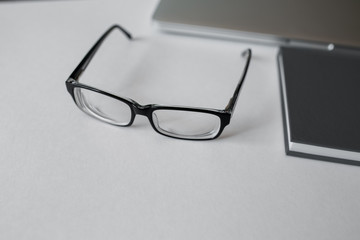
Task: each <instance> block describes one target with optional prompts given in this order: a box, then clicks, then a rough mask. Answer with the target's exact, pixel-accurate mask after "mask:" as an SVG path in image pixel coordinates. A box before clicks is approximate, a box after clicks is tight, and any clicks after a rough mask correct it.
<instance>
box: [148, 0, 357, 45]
mask: <svg viewBox="0 0 360 240" xmlns="http://www.w3.org/2000/svg"><path fill="white" fill-rule="evenodd" d="M359 13H360V1H359V0H315V1H312V0H290V1H289V0H271V1H269V0H161V1H160V2H159V5H158V7H157V9H156V11H155V13H154V15H153V19H154V20H155V21H156V22H157V23H158V25H159V27H160V29H162V30H164V31H172V32H181V33H190V34H201V35H205V36H213V37H222V38H232V39H240V40H250V41H256V42H262V43H270V44H271V43H275V44H279V43H288V42H293V43H299V44H309V43H312V44H321V45H324V44H325V45H326V46H328V45H329V44H332V45H331V46H333V45H340V46H341V45H344V46H350V47H360V31H359V29H360V14H359Z"/></svg>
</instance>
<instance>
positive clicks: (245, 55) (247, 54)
mask: <svg viewBox="0 0 360 240" xmlns="http://www.w3.org/2000/svg"><path fill="white" fill-rule="evenodd" d="M249 55H251V49H250V48H248V49H246V50H245V51H243V52H242V53H241V56H243V57H247V56H249Z"/></svg>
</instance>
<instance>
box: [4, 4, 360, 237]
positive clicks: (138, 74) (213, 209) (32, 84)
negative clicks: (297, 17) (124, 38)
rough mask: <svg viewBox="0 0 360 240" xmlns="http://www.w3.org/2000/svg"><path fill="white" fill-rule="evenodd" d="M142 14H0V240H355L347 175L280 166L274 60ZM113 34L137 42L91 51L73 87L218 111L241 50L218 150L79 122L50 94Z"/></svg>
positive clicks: (355, 171) (52, 9) (296, 162)
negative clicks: (118, 31)
mask: <svg viewBox="0 0 360 240" xmlns="http://www.w3.org/2000/svg"><path fill="white" fill-rule="evenodd" d="M156 4H157V1H156V0H152V1H149V0H136V1H130V0H127V1H125V0H122V1H59V2H16V3H8V2H7V3H1V4H0V31H1V32H0V34H1V35H0V36H1V37H0V81H1V87H0V111H1V117H0V146H1V150H0V191H1V193H0V235H1V236H2V237H1V239H7V240H10V239H16V240H18V239H36V240H40V239H68V240H69V239H88V240H89V239H197V240H199V239H206V240H210V239H276V240H278V239H316V240H319V239H358V238H359V235H360V201H359V200H360V192H359V187H360V168H359V167H356V166H349V165H342V164H334V163H328V162H322V161H316V160H307V159H302V158H296V157H289V156H286V155H285V150H284V139H283V125H282V117H281V103H280V91H279V79H278V72H277V64H276V53H277V49H276V47H270V46H260V45H255V44H250V43H242V42H231V41H225V40H214V39H204V38H196V37H185V36H175V35H166V34H163V33H160V32H158V31H157V30H156V29H154V26H153V25H152V23H151V15H152V12H153V11H154V9H155V7H156ZM113 23H119V24H121V25H123V26H124V27H126V28H127V29H128V30H129V31H130V32H132V33H133V35H134V36H135V38H136V39H137V40H136V41H134V42H133V43H123V42H121V44H122V45H121V47H122V49H121V47H120V44H119V45H118V48H120V49H117V48H116V47H117V46H116V45H117V44H114V43H115V42H114V41H111V40H110V41H109V42H108V44H104V46H103V52H102V53H99V56H98V57H97V56H96V57H95V58H97V59H98V60H96V59H94V62H93V63H92V65H90V66H89V71H87V72H86V73H85V74H84V76H83V79H84V82H86V81H87V80H86V78H85V77H88V79H89V80H88V81H89V82H91V81H94V82H93V83H94V84H98V85H99V86H101V87H103V88H111V89H112V90H113V91H114V92H117V93H119V94H122V95H125V96H127V97H131V98H133V99H135V100H137V101H138V102H140V103H143V104H145V103H162V104H175V105H178V104H180V105H190V106H206V107H215V108H223V107H225V105H226V103H227V102H228V100H229V98H230V97H231V95H232V91H233V90H234V87H235V85H236V83H237V80H238V77H239V76H240V73H241V70H242V69H241V67H242V65H241V63H242V60H241V58H240V53H241V51H242V50H243V49H245V48H248V47H251V48H252V50H253V55H254V56H253V60H252V62H251V65H250V68H249V73H248V76H247V78H246V80H245V84H244V86H243V89H242V92H241V95H240V97H239V100H238V104H237V107H236V110H235V114H234V116H233V118H232V121H231V123H230V125H229V126H228V127H227V128H226V129H225V131H224V132H223V135H222V137H221V138H219V139H217V140H214V141H205V142H202V141H200V142H194V141H182V140H176V139H171V138H167V137H164V136H162V135H159V134H157V133H156V132H155V131H154V130H153V129H152V128H151V126H150V124H149V123H148V121H147V120H146V119H145V118H144V117H141V116H139V117H137V118H136V120H135V123H134V125H133V126H132V127H129V128H117V127H114V126H109V125H106V124H103V123H101V122H98V121H96V120H93V119H91V118H89V117H88V116H86V115H85V114H83V113H82V112H80V111H79V109H78V108H77V107H76V106H75V104H74V103H73V101H72V99H71V98H70V95H69V94H68V93H67V91H66V89H65V84H64V81H65V80H66V79H67V77H68V76H69V75H70V73H71V71H72V70H73V69H74V68H75V66H76V65H77V64H78V63H79V61H80V60H81V58H82V57H83V56H84V55H85V53H86V52H87V51H88V49H89V48H90V47H91V45H92V44H93V43H94V42H95V41H96V40H97V38H98V37H99V36H100V35H101V34H102V33H103V32H104V31H105V30H106V28H107V27H109V26H110V25H111V24H113ZM114 37H115V35H114ZM113 48H114V51H112V49H113ZM115 49H117V50H120V51H123V52H124V54H123V55H122V54H117V55H116V56H111V57H110V55H111V53H114V52H115ZM116 58H119V59H120V60H118V61H120V62H119V64H116V63H118V62H115V59H116ZM109 60H111V61H109ZM101 61H103V62H102V64H96V63H100V62H101ZM106 61H108V63H105V62H106ZM91 66H92V67H93V70H91V69H90V68H91ZM99 80H102V81H99ZM111 80H116V82H115V81H111ZM95 81H98V82H97V83H95ZM111 84H118V85H117V87H121V89H118V90H117V91H116V90H115V87H114V86H112V85H111Z"/></svg>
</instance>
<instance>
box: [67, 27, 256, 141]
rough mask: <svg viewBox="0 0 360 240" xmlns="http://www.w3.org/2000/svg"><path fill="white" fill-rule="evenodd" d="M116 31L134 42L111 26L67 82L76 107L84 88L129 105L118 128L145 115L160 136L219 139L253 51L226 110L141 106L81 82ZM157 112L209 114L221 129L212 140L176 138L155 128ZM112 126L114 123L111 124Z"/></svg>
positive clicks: (249, 53)
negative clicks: (127, 117)
mask: <svg viewBox="0 0 360 240" xmlns="http://www.w3.org/2000/svg"><path fill="white" fill-rule="evenodd" d="M115 29H118V30H120V31H121V32H122V33H123V34H124V35H125V36H126V37H127V38H128V39H129V40H132V39H133V37H132V35H131V34H130V33H129V32H128V31H127V30H125V29H124V28H123V27H121V26H120V25H117V24H115V25H113V26H111V27H110V28H109V29H108V30H107V31H106V32H105V33H104V34H103V35H102V36H101V37H100V38H99V39H98V41H97V42H96V43H95V44H94V45H93V47H92V48H91V49H90V50H89V51H88V53H87V54H86V55H85V57H84V58H83V59H82V61H81V62H80V63H79V65H78V66H77V67H76V68H75V70H74V71H73V72H72V73H71V75H70V76H69V78H68V79H67V80H66V82H65V84H66V88H67V91H68V92H69V93H70V95H71V96H72V98H73V100H74V102H75V104H76V105H78V104H77V102H76V98H75V88H83V89H87V90H90V91H93V92H97V93H100V94H103V95H106V96H108V97H110V98H114V99H116V100H119V101H121V102H123V103H125V104H127V105H128V106H129V108H130V109H131V119H130V121H129V123H128V124H126V125H117V124H113V125H116V126H122V127H126V126H131V125H132V124H133V122H134V120H135V117H136V115H137V114H139V115H143V116H146V117H147V118H148V119H149V122H150V124H151V126H152V127H153V129H154V130H155V131H156V132H158V133H159V134H162V135H164V136H168V137H173V138H178V139H186V140H211V139H215V138H217V137H219V136H220V135H221V133H222V132H223V130H224V128H225V127H226V126H227V125H228V124H229V123H230V119H231V117H232V114H233V111H234V109H235V106H236V102H237V99H238V96H239V92H240V89H241V87H242V85H243V82H244V79H245V77H246V74H247V71H248V68H249V64H250V60H251V49H247V50H245V51H244V52H243V53H242V55H243V56H246V57H247V59H246V63H245V67H244V70H243V73H242V76H241V78H240V81H239V82H238V84H237V86H236V89H235V91H234V94H233V96H232V97H231V99H230V101H229V103H228V105H227V106H226V107H225V109H223V110H220V109H212V108H197V107H183V106H165V105H157V104H147V105H141V104H139V103H137V102H136V101H134V100H133V99H131V98H126V97H120V96H116V95H113V94H111V93H108V92H106V91H103V90H100V89H98V88H95V87H92V86H89V85H86V84H82V83H80V82H79V78H80V76H81V74H82V73H83V72H84V71H85V69H86V67H87V66H88V65H89V63H90V62H91V60H92V58H93V57H94V55H95V53H96V52H97V50H98V49H99V48H100V46H101V44H102V43H103V41H104V40H105V39H106V38H107V36H108V35H109V34H110V33H111V32H112V31H113V30H115ZM156 110H177V111H190V112H198V113H207V114H212V115H215V116H217V117H218V118H219V119H220V128H219V130H218V132H217V134H216V135H214V136H212V137H211V138H200V139H199V138H196V137H194V138H191V137H186V138H184V137H179V136H174V135H172V134H170V133H169V134H166V133H164V132H161V131H159V129H158V128H157V127H156V126H155V123H154V120H153V112H154V111H156ZM110 124H112V123H110Z"/></svg>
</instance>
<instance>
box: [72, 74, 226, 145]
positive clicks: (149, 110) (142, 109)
mask: <svg viewBox="0 0 360 240" xmlns="http://www.w3.org/2000/svg"><path fill="white" fill-rule="evenodd" d="M66 86H67V90H68V92H69V93H70V95H71V96H72V98H73V101H74V102H75V104H76V105H77V106H78V107H79V105H78V103H77V101H76V97H75V89H76V88H82V89H86V90H89V91H93V92H96V93H99V94H103V95H105V96H107V97H110V98H113V99H115V100H118V101H121V102H123V103H125V104H127V105H128V106H129V108H130V110H131V119H130V121H129V123H128V124H124V125H119V124H113V123H110V122H106V121H104V120H102V119H101V118H97V117H94V116H92V115H91V116H92V117H94V118H96V119H97V120H99V121H102V122H105V123H108V124H111V125H115V126H119V127H128V126H131V125H132V124H133V123H134V120H135V117H136V115H143V116H146V117H147V118H148V119H149V121H150V124H151V126H152V128H153V129H154V130H155V131H156V132H158V133H159V134H162V135H164V136H167V137H172V138H178V139H189V140H210V139H215V138H217V137H218V136H220V135H221V133H222V131H223V130H224V128H225V127H226V126H227V125H228V124H229V123H230V118H231V113H230V112H229V111H227V110H220V109H215V108H202V107H189V106H178V105H160V104H146V105H141V104H139V103H138V102H136V101H135V100H133V99H131V98H127V97H121V96H117V95H114V94H112V93H109V92H107V91H103V90H100V89H98V88H95V87H92V86H89V85H87V84H83V83H80V82H78V81H76V80H74V79H71V78H69V79H68V80H67V81H66ZM80 109H82V108H80ZM158 110H177V111H188V112H198V113H206V114H212V115H215V116H217V117H218V118H219V119H220V127H219V131H218V133H217V134H216V135H215V136H214V137H211V138H203V139H197V138H196V137H194V138H191V137H186V138H183V137H179V136H174V135H173V134H166V133H164V132H162V131H159V130H158V128H157V127H156V125H155V123H154V119H153V112H155V111H158ZM82 111H83V109H82Z"/></svg>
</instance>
